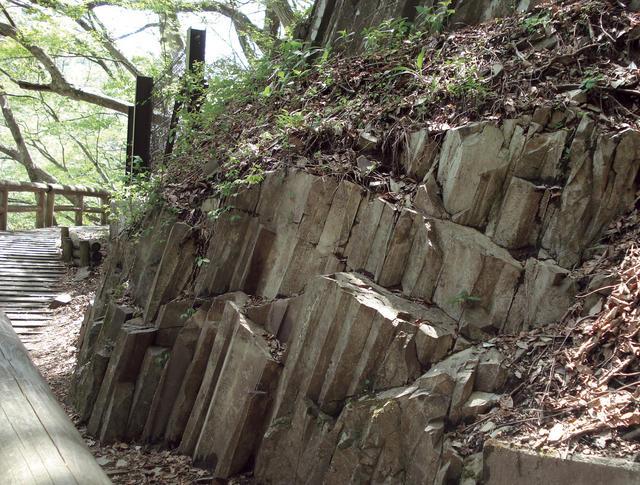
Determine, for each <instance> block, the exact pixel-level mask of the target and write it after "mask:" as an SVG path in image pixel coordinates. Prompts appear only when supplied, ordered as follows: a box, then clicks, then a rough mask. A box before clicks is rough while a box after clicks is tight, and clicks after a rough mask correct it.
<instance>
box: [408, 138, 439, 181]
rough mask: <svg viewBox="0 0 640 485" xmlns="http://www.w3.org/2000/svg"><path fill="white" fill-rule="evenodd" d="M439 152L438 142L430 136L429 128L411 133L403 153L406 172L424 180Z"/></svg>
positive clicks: (416, 178)
mask: <svg viewBox="0 0 640 485" xmlns="http://www.w3.org/2000/svg"><path fill="white" fill-rule="evenodd" d="M437 154H438V144H437V143H436V141H435V139H434V138H429V130H427V129H422V130H419V131H414V132H412V133H409V134H408V135H407V139H406V141H405V146H404V149H403V153H402V165H403V167H404V171H405V173H406V174H407V175H408V176H409V177H412V178H414V179H415V180H422V179H423V178H424V176H425V175H426V174H427V172H428V171H429V170H430V169H431V166H432V165H433V163H434V161H435V160H436V157H437Z"/></svg>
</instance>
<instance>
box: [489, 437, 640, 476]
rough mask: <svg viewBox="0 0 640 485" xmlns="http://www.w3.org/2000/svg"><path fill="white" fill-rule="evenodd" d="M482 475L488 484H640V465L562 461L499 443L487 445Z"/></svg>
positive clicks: (576, 458) (608, 460) (594, 460)
mask: <svg viewBox="0 0 640 485" xmlns="http://www.w3.org/2000/svg"><path fill="white" fill-rule="evenodd" d="M483 474H484V481H483V483H484V484H485V485H513V484H518V485H569V484H580V485H602V484H606V485H637V484H640V464H636V463H633V462H630V461H626V460H620V459H615V458H596V457H592V456H586V455H572V456H570V457H567V458H561V457H560V456H558V455H554V454H540V453H536V452H534V451H531V450H525V449H518V448H514V447H511V446H509V445H508V444H505V443H500V442H497V441H488V442H487V443H486V444H485V446H484V471H483Z"/></svg>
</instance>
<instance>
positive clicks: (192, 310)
mask: <svg viewBox="0 0 640 485" xmlns="http://www.w3.org/2000/svg"><path fill="white" fill-rule="evenodd" d="M195 314H196V309H195V308H187V310H186V311H185V312H184V313H183V314H181V315H180V318H181V319H182V320H188V319H189V318H191V317H192V316H194V315H195Z"/></svg>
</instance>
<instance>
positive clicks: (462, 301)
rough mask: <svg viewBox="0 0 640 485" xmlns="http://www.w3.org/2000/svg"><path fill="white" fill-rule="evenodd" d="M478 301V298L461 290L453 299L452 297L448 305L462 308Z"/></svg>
mask: <svg viewBox="0 0 640 485" xmlns="http://www.w3.org/2000/svg"><path fill="white" fill-rule="evenodd" d="M480 300H481V299H480V297H478V296H473V295H471V294H469V292H468V291H467V290H462V291H461V292H460V293H458V294H457V295H456V296H455V297H453V298H452V299H451V301H450V302H449V303H451V304H452V305H461V306H464V305H467V304H469V303H477V302H479V301H480Z"/></svg>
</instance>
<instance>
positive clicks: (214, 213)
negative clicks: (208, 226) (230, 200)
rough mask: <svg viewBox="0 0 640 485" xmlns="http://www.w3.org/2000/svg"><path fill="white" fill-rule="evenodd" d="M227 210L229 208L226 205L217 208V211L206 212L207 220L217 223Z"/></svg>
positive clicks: (229, 208)
mask: <svg viewBox="0 0 640 485" xmlns="http://www.w3.org/2000/svg"><path fill="white" fill-rule="evenodd" d="M229 210H231V206H228V205H227V206H225V207H218V208H217V209H214V210H212V211H209V212H207V218H208V219H209V220H210V221H217V220H218V219H219V218H220V216H221V215H222V214H224V213H225V212H227V211H229Z"/></svg>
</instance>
